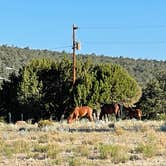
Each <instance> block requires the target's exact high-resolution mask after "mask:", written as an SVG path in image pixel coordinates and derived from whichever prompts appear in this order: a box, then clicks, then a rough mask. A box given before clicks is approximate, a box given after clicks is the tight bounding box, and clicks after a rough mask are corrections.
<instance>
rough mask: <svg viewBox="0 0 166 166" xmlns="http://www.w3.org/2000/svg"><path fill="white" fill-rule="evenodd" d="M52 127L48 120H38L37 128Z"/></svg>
mask: <svg viewBox="0 0 166 166" xmlns="http://www.w3.org/2000/svg"><path fill="white" fill-rule="evenodd" d="M46 126H53V122H52V121H50V120H40V121H39V122H38V127H46Z"/></svg>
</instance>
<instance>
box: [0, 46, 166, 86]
mask: <svg viewBox="0 0 166 166" xmlns="http://www.w3.org/2000/svg"><path fill="white" fill-rule="evenodd" d="M63 56H68V57H71V55H70V54H68V53H66V52H64V51H63V52H57V51H49V50H39V49H36V50H35V49H29V48H28V47H26V48H18V47H13V46H12V47H11V46H7V45H2V46H0V76H1V77H4V78H7V77H8V75H9V73H10V72H12V70H11V69H10V70H9V69H7V68H6V67H11V68H14V69H15V70H18V69H19V68H21V67H22V66H23V65H24V64H26V63H27V62H28V61H29V60H30V59H32V58H41V57H50V58H53V59H60V58H62V57H63ZM77 58H81V59H83V60H85V59H87V58H90V59H92V61H93V63H116V64H119V65H121V66H123V67H124V68H125V69H127V71H128V72H129V73H130V74H131V75H132V76H134V77H135V78H136V80H137V81H138V82H139V83H140V85H141V86H145V85H146V83H147V82H148V81H149V79H151V78H153V76H154V73H156V72H157V71H159V70H166V61H156V60H146V59H145V60H143V59H131V58H124V57H119V58H118V57H110V56H104V55H100V56H97V55H95V54H89V55H88V54H86V55H82V54H79V55H78V56H77Z"/></svg>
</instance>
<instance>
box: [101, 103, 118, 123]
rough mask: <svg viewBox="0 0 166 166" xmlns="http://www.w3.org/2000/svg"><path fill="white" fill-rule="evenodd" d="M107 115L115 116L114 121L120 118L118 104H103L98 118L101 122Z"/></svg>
mask: <svg viewBox="0 0 166 166" xmlns="http://www.w3.org/2000/svg"><path fill="white" fill-rule="evenodd" d="M108 114H115V116H116V119H118V118H119V117H120V108H119V105H118V104H116V103H115V104H104V105H103V106H102V107H101V112H100V116H99V119H100V120H102V117H103V116H104V117H105V115H108Z"/></svg>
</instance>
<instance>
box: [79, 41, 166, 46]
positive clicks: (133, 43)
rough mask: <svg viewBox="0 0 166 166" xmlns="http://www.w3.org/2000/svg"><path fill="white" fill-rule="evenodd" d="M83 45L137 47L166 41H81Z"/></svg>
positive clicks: (165, 42)
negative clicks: (128, 45)
mask: <svg viewBox="0 0 166 166" xmlns="http://www.w3.org/2000/svg"><path fill="white" fill-rule="evenodd" d="M82 43H83V44H100V45H101V44H119V45H127V44H131V45H139V44H148V45H153V44H166V41H82Z"/></svg>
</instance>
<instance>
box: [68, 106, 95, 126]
mask: <svg viewBox="0 0 166 166" xmlns="http://www.w3.org/2000/svg"><path fill="white" fill-rule="evenodd" d="M92 113H93V109H92V108H91V107H89V106H82V107H76V108H75V109H74V111H73V112H72V113H71V114H70V115H69V117H68V119H67V123H71V122H72V121H73V120H78V119H79V118H81V117H85V116H86V117H87V118H88V119H89V121H93V116H92Z"/></svg>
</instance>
